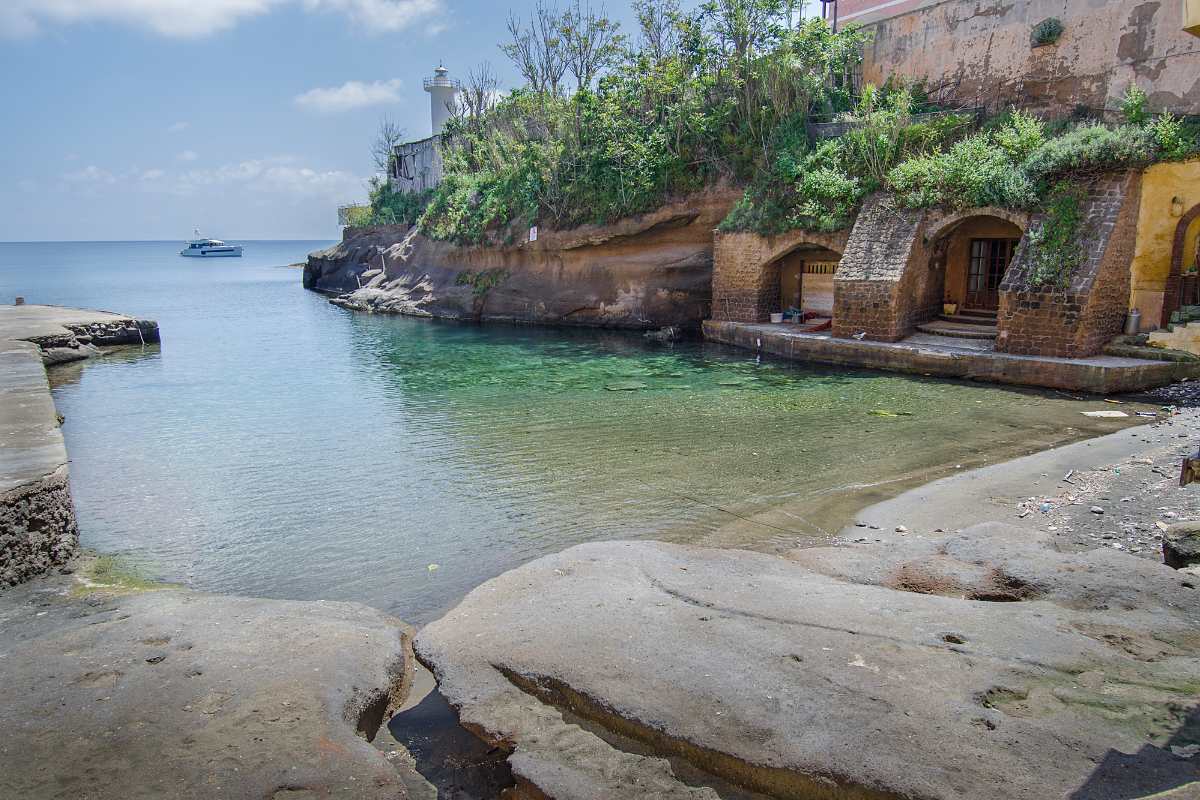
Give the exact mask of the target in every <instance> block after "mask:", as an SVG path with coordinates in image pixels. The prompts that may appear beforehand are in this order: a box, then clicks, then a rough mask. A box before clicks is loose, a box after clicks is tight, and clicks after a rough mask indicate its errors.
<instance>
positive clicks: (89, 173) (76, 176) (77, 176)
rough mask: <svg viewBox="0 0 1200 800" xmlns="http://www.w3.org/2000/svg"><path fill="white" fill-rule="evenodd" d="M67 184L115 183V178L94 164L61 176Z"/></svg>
mask: <svg viewBox="0 0 1200 800" xmlns="http://www.w3.org/2000/svg"><path fill="white" fill-rule="evenodd" d="M62 178H63V180H64V181H66V182H67V183H92V184H95V183H116V182H117V176H116V175H114V174H112V173H111V172H109V171H108V170H106V169H101V168H100V167H97V166H96V165H95V164H90V165H88V166H86V167H84V168H83V169H81V170H77V171H75V172H68V173H65V174H64V175H63V176H62Z"/></svg>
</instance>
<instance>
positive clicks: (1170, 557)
mask: <svg viewBox="0 0 1200 800" xmlns="http://www.w3.org/2000/svg"><path fill="white" fill-rule="evenodd" d="M1163 561H1164V562H1165V563H1166V565H1167V566H1168V567H1174V568H1175V569H1184V568H1185V567H1195V566H1200V522H1176V523H1175V524H1174V525H1170V526H1168V527H1167V530H1166V531H1165V532H1164V533H1163Z"/></svg>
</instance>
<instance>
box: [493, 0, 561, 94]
mask: <svg viewBox="0 0 1200 800" xmlns="http://www.w3.org/2000/svg"><path fill="white" fill-rule="evenodd" d="M562 19H563V18H562V15H560V14H559V13H558V9H557V8H556V7H554V6H552V5H547V4H546V3H545V2H544V0H538V3H537V6H536V7H535V8H534V10H533V12H532V13H531V14H530V15H529V24H528V25H526V24H525V23H524V22H523V21H522V20H521V19H520V18H519V17H517V16H516V15H515V14H509V17H508V33H509V35H510V36H511V37H512V41H511V42H508V43H507V44H502V45H500V51H501V52H503V53H504V55H506V56H508V58H509V59H510V60H511V61H512V62H513V64H514V65H515V66H516V68H517V71H519V72H520V73H521V77H522V78H524V79H525V83H526V84H527V85H528V86H529V88H530V89H532V90H533V91H534V92H536V93H537V94H550V95H555V96H557V95H558V94H559V93H560V92H561V91H562V80H563V76H564V75H565V74H566V72H567V53H566V47H565V44H564V42H563V37H562Z"/></svg>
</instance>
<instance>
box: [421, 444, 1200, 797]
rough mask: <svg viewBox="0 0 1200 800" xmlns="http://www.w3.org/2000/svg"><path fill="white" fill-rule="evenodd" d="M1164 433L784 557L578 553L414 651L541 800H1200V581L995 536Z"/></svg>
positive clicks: (874, 522) (867, 521)
mask: <svg viewBox="0 0 1200 800" xmlns="http://www.w3.org/2000/svg"><path fill="white" fill-rule="evenodd" d="M1149 438H1150V437H1148V436H1146V435H1145V434H1141V433H1139V432H1138V431H1136V430H1131V431H1125V432H1122V433H1120V434H1115V435H1113V436H1111V437H1106V438H1105V439H1101V440H1096V441H1095V442H1083V443H1079V444H1077V445H1072V446H1071V447H1068V448H1062V449H1060V450H1058V451H1052V452H1049V453H1043V454H1039V455H1037V456H1033V457H1029V458H1026V459H1021V460H1019V461H1017V462H1013V463H1012V467H1010V468H1007V469H1005V468H1002V467H990V468H987V470H981V471H979V472H977V473H965V474H963V475H960V476H956V477H954V478H951V479H947V480H944V481H939V482H937V483H934V484H931V485H930V486H928V487H922V488H921V489H917V490H913V491H912V492H910V493H907V494H906V495H904V496H902V497H900V498H897V499H896V500H892V501H888V502H886V503H882V504H880V505H879V506H876V507H874V508H873V509H871V510H869V511H868V512H864V514H863V515H862V516H861V519H862V520H863V522H862V523H861V527H857V526H850V527H849V528H848V529H847V530H846V531H845V532H844V533H843V536H842V542H841V544H840V545H839V546H834V547H822V548H812V549H805V550H797V551H795V552H794V553H793V554H791V555H790V556H789V557H788V558H779V557H775V556H771V555H765V554H757V553H749V552H744V551H735V550H707V549H698V548H691V547H685V546H674V545H666V544H660V543H654V542H638V543H621V542H617V543H603V544H587V545H582V546H579V547H575V548H572V549H570V550H567V551H565V552H564V553H561V554H558V555H556V556H551V557H547V558H543V559H540V560H538V561H535V562H532V563H530V564H528V565H526V566H524V567H521V568H519V569H517V570H514V571H512V572H509V573H507V574H505V575H502V576H500V577H499V578H496V579H494V580H492V581H490V582H488V583H486V584H484V585H483V586H481V587H479V588H478V589H476V590H475V591H474V592H472V593H471V594H470V595H469V596H468V597H467V598H466V599H465V600H464V601H463V603H462V604H461V605H460V606H459V607H457V608H456V609H455V610H454V611H452V612H451V613H450V614H448V615H447V616H446V617H444V618H443V619H441V620H439V621H438V622H436V623H434V624H432V625H430V626H428V627H427V628H425V629H424V630H423V631H422V633H421V634H420V636H419V637H418V639H417V643H416V647H417V655H418V657H419V658H420V659H421V660H422V661H423V662H424V663H426V664H427V665H429V666H431V668H432V669H433V670H434V671H435V673H436V675H437V677H438V679H439V683H440V687H441V690H442V692H443V694H445V695H446V697H447V698H448V699H449V701H450V702H451V703H452V704H454V705H455V706H457V707H458V708H459V709H460V713H461V717H462V720H463V723H464V724H465V725H467V726H468V727H469V728H470V729H472V730H475V731H477V732H478V733H480V734H481V735H483V736H485V737H486V738H489V739H490V740H492V741H495V742H496V743H498V744H503V745H504V746H506V747H508V748H511V749H512V752H513V755H512V757H511V758H510V761H511V763H512V766H513V769H514V773H515V774H516V775H517V777H518V779H519V781H521V784H520V785H521V786H524V787H526V789H527V795H528V796H530V797H539V796H548V797H553V798H558V799H559V800H566V798H590V797H605V798H626V797H628V798H634V797H646V796H652V797H659V796H661V797H705V798H715V797H717V796H722V797H730V796H731V794H730V793H729V791H727V790H726V789H725V788H722V789H721V792H720V794H719V795H718V792H717V791H716V790H715V788H714V787H718V786H719V784H720V783H721V782H725V784H733V785H735V786H737V787H741V790H744V791H749V792H757V793H759V794H760V795H765V796H769V797H780V798H900V797H903V798H937V799H938V800H941V799H942V798H947V799H948V798H979V799H980V800H982V799H983V798H987V799H988V800H992V799H995V800H1001V798H1005V799H1008V798H1012V799H1016V798H1023V799H1027V800H1033V799H1034V798H1037V800H1045V799H1046V798H1063V799H1064V800H1066V799H1068V798H1069V800H1117V799H1118V798H1121V799H1127V798H1140V797H1150V796H1155V797H1159V796H1160V793H1161V797H1164V798H1165V797H1170V798H1185V797H1186V798H1196V797H1200V581H1198V580H1197V578H1196V576H1195V575H1191V574H1188V573H1185V572H1177V571H1175V570H1173V569H1171V568H1169V567H1167V566H1165V565H1163V564H1160V563H1156V562H1154V561H1152V560H1150V559H1147V558H1138V557H1136V556H1133V555H1130V554H1128V553H1125V552H1121V551H1119V550H1116V549H1114V548H1093V549H1089V550H1084V551H1082V552H1079V551H1074V552H1073V551H1069V550H1063V549H1060V548H1059V547H1058V545H1059V544H1060V540H1059V538H1058V537H1056V536H1055V533H1054V532H1052V531H1048V530H1037V529H1035V528H1032V527H1018V526H1015V525H1011V524H1005V523H1002V522H995V521H987V520H988V519H993V520H994V519H997V518H1001V517H1003V518H1005V519H1008V520H1011V521H1013V522H1022V523H1023V522H1027V521H1032V520H1035V519H1037V518H1035V517H1032V516H1031V517H1018V515H1017V514H1016V513H1014V509H1015V508H1016V501H1017V500H1018V499H1021V500H1024V499H1026V497H1025V495H1028V494H1032V493H1033V492H1032V490H1031V489H1030V488H1029V485H1028V484H1030V483H1037V482H1047V483H1049V485H1051V486H1053V485H1054V481H1053V478H1050V479H1048V478H1047V477H1046V476H1047V475H1048V474H1053V475H1054V476H1060V475H1062V474H1064V473H1065V472H1066V471H1067V470H1068V469H1070V468H1072V467H1073V468H1076V469H1087V468H1091V467H1093V466H1098V465H1100V464H1104V463H1108V461H1109V460H1111V459H1112V458H1113V457H1114V454H1117V453H1120V454H1122V455H1123V457H1129V455H1130V453H1131V451H1134V452H1136V449H1137V446H1138V443H1139V442H1140V441H1141V440H1142V439H1149ZM1147 446H1150V445H1147ZM1063 464H1069V465H1071V466H1068V467H1065V468H1064V467H1063V466H1062V465H1063ZM1051 470H1053V473H1051ZM1010 495H1011V496H1010ZM956 520H959V521H961V524H962V525H963V527H955V521H956ZM1038 522H1039V523H1040V520H1038ZM631 740H632V741H634V742H635V743H636V745H637V746H636V747H631V746H630V745H629V743H630V741H631ZM647 753H649V754H650V755H647ZM695 770H699V771H700V772H699V773H696V772H695ZM706 775H707V776H711V779H710V778H709V777H705V776H706Z"/></svg>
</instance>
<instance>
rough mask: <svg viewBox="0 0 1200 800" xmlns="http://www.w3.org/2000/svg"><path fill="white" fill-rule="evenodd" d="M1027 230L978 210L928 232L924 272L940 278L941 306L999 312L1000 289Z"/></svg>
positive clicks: (1008, 215) (1018, 220) (1009, 215)
mask: <svg viewBox="0 0 1200 800" xmlns="http://www.w3.org/2000/svg"><path fill="white" fill-rule="evenodd" d="M1027 224H1028V223H1027V220H1026V219H1025V218H1023V217H1022V215H1018V214H1014V213H1013V212H1010V211H1006V210H1004V209H996V208H981V209H972V210H970V211H967V212H963V213H960V214H955V215H953V216H951V217H947V218H945V219H944V220H941V221H940V224H935V225H933V226H930V229H929V231H930V232H929V233H928V234H927V235H926V241H927V242H928V243H929V244H930V259H931V264H930V268H931V271H933V272H935V273H936V274H938V275H940V276H941V279H942V300H943V303H944V304H946V305H949V306H954V307H955V308H956V309H961V310H970V311H978V312H984V313H986V314H994V313H995V311H996V310H997V309H998V308H999V306H1000V283H1001V281H1002V280H1003V278H1004V273H1005V272H1006V271H1007V269H1008V266H1009V265H1010V264H1011V263H1012V259H1013V255H1014V254H1015V253H1016V249H1017V244H1018V243H1019V242H1020V241H1021V238H1022V237H1023V236H1024V235H1025V229H1026V227H1027Z"/></svg>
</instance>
